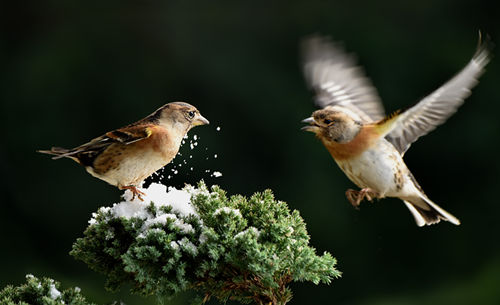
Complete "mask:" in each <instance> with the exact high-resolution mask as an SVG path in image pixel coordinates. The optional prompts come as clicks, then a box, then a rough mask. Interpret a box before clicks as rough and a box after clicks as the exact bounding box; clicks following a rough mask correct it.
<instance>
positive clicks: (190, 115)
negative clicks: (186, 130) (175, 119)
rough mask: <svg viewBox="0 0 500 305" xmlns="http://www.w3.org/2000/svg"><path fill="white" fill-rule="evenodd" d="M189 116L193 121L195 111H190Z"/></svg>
mask: <svg viewBox="0 0 500 305" xmlns="http://www.w3.org/2000/svg"><path fill="white" fill-rule="evenodd" d="M188 116H189V117H190V118H191V119H192V118H194V111H189V112H188Z"/></svg>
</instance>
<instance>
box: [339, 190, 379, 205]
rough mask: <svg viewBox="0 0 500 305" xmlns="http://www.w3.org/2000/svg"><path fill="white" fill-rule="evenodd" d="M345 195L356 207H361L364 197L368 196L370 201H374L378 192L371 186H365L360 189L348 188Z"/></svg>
mask: <svg viewBox="0 0 500 305" xmlns="http://www.w3.org/2000/svg"><path fill="white" fill-rule="evenodd" d="M345 196H346V197H347V200H349V202H350V203H351V204H352V206H353V207H354V208H356V209H359V205H360V204H361V201H363V199H365V198H366V199H367V200H368V201H372V200H373V199H375V198H377V192H375V191H373V190H372V189H369V188H364V189H361V190H359V191H356V190H353V189H348V190H347V191H346V192H345Z"/></svg>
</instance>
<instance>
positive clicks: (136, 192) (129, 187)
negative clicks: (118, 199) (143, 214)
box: [120, 185, 146, 201]
mask: <svg viewBox="0 0 500 305" xmlns="http://www.w3.org/2000/svg"><path fill="white" fill-rule="evenodd" d="M120 189H122V190H130V191H131V192H132V200H134V199H135V196H137V198H139V200H140V201H144V199H142V197H141V195H146V194H145V193H144V192H141V191H139V190H138V189H137V187H135V186H133V185H129V186H122V187H120Z"/></svg>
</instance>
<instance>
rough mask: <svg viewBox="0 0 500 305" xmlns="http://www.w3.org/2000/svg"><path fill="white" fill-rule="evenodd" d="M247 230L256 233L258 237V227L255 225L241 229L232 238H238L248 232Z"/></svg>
mask: <svg viewBox="0 0 500 305" xmlns="http://www.w3.org/2000/svg"><path fill="white" fill-rule="evenodd" d="M249 232H253V233H254V234H255V235H257V237H259V235H260V231H259V229H257V228H255V227H248V228H247V229H246V230H243V231H241V232H239V233H238V234H236V235H235V236H234V238H240V237H242V236H243V235H246V234H248V233H249Z"/></svg>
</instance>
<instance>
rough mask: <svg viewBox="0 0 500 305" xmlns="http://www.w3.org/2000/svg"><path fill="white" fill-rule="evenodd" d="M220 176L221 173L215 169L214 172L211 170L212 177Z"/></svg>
mask: <svg viewBox="0 0 500 305" xmlns="http://www.w3.org/2000/svg"><path fill="white" fill-rule="evenodd" d="M221 176H222V173H221V172H217V171H215V172H213V173H212V177H216V178H218V177H221Z"/></svg>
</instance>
